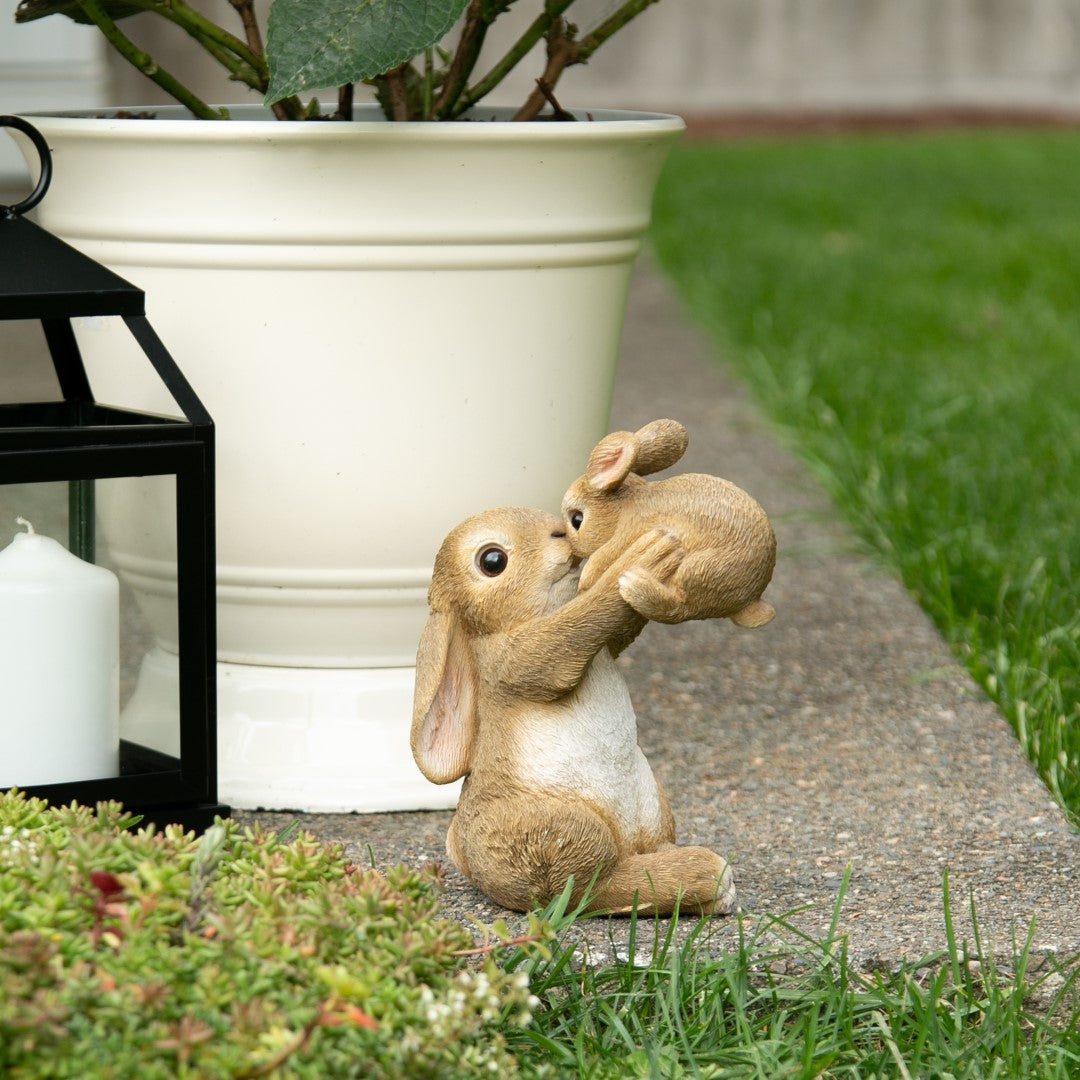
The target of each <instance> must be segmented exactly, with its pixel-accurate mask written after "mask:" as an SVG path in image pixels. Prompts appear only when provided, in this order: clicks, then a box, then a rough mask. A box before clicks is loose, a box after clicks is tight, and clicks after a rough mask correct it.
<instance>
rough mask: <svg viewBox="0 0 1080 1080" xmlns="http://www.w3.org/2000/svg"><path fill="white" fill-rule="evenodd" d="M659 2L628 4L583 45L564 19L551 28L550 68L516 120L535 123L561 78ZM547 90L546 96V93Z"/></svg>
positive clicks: (583, 40)
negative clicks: (534, 120)
mask: <svg viewBox="0 0 1080 1080" xmlns="http://www.w3.org/2000/svg"><path fill="white" fill-rule="evenodd" d="M657 2H658V0H626V3H624V4H623V5H622V6H621V7H620V8H618V10H616V11H614V12H613V13H612V14H611V15H610V16H608V18H606V19H605V20H604V21H603V22H602V23H600V25H599V26H597V27H595V28H594V29H592V30H590V31H589V33H587V34H586V35H585V36H584V37H583V38H581V39H580V40H579V41H575V40H574V35H573V31H572V29H571V28H570V27H569V26H568V24H567V23H566V21H565V20H564V19H557V20H555V21H554V22H553V23H552V24H551V26H550V27H549V29H548V31H547V33H546V37H547V41H548V53H547V56H548V59H547V66H546V67H545V68H544V73H543V75H541V76H540V78H539V79H537V81H536V82H537V88H536V89H535V90H534V91H533V92H532V93H531V94H530V95H529V96H528V98H527V99H526V100H525V104H524V105H522V106H521V108H520V109H518V111H517V113H516V114H515V115H514V119H515V120H533V119H535V118H536V116H537V115H538V114H539V112H540V110H541V109H542V108H543V107H544V102H545V101H546V100H548V99H547V93H551V92H552V91H553V90H554V88H555V84H556V83H557V82H558V81H559V76H560V75H561V74H562V73H563V72H564V71H565V70H566V69H567V68H568V67H572V66H573V65H574V64H584V63H585V62H586V61H587V60H588V59H589V57H591V56H592V54H593V53H594V52H596V50H597V49H599V48H600V46H601V45H603V44H604V42H605V41H607V40H608V38H610V37H611V36H612V34H614V33H616V31H618V30H621V29H622V28H623V27H624V26H625V25H626V24H627V23H628V22H630V20H631V19H633V18H635V17H636V16H638V15H640V14H641V13H642V12H643V11H644V10H645V9H646V8H647V7H650V6H651V5H653V4H655V3H657ZM544 87H546V93H545V90H544Z"/></svg>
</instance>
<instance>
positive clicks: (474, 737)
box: [412, 509, 734, 913]
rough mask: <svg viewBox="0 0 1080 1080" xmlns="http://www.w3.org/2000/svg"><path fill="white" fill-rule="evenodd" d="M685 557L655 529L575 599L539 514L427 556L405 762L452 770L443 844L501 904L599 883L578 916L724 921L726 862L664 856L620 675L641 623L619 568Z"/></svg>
mask: <svg viewBox="0 0 1080 1080" xmlns="http://www.w3.org/2000/svg"><path fill="white" fill-rule="evenodd" d="M681 554H682V552H681V549H680V547H679V544H678V542H677V540H676V539H675V538H674V536H673V535H672V534H671V533H669V532H667V531H665V530H660V529H657V530H652V531H650V532H648V533H647V534H646V535H644V536H642V537H640V538H639V539H638V540H637V541H636V542H635V543H634V544H633V545H632V546H631V547H630V549H629V550H628V551H626V552H625V553H623V555H622V556H621V557H620V558H618V559H616V560H615V561H614V562H613V563H612V564H611V567H610V569H609V570H608V572H606V573H605V574H602V575H600V576H599V577H598V578H597V579H596V581H595V582H594V583H593V586H592V588H591V589H590V590H589V591H588V593H585V594H579V593H578V560H577V558H575V556H574V554H573V552H572V550H571V548H570V544H569V541H568V540H567V536H566V531H565V529H564V528H563V525H562V522H560V521H559V520H558V518H555V517H553V516H551V515H548V514H543V513H540V512H539V511H535V510H525V509H499V510H490V511H487V512H485V513H482V514H478V515H476V516H475V517H471V518H469V519H468V520H466V521H464V522H463V523H462V524H461V525H459V526H457V527H456V528H455V529H454V530H453V531H452V532H451V533H450V534H449V536H447V538H446V540H445V541H444V542H443V544H442V547H441V548H440V549H439V553H438V555H437V556H436V559H435V569H434V573H433V576H432V583H431V590H430V593H429V602H430V617H429V619H428V622H427V625H426V626H425V628H424V631H423V634H422V636H421V639H420V647H419V650H418V653H417V663H416V698H415V705H414V711H413V721H412V749H413V755H414V756H415V758H416V762H417V764H418V765H419V767H420V770H421V771H422V772H423V773H424V775H425V776H427V777H428V779H430V780H432V781H434V782H435V783H440V784H443V783H449V782H450V781H452V780H456V779H457V778H458V777H461V776H464V777H465V782H464V784H463V786H462V790H461V796H460V799H459V801H458V807H457V812H456V813H455V815H454V818H453V820H452V821H451V823H450V829H449V832H448V834H447V840H446V846H447V851H448V853H449V855H450V858H451V859H452V861H453V863H454V865H455V866H457V867H458V868H459V869H460V870H461V872H462V873H463V874H464V875H465V877H466V878H468V879H469V880H470V881H471V882H472V883H473V884H474V885H476V886H477V887H478V888H479V889H480V890H482V891H483V892H485V893H486V894H487V895H488V896H490V897H491V898H492V899H493V900H495V901H496V902H498V903H499V904H502V905H503V906H504V907H507V908H511V909H513V910H517V911H524V910H528V909H529V908H530V907H531V906H532V905H533V904H544V903H547V902H548V901H550V900H551V899H552V898H553V897H555V896H558V895H559V893H560V892H561V891H562V890H563V888H564V887H565V886H566V882H567V879H568V878H569V877H570V876H571V875H572V876H573V878H574V883H575V884H574V900H575V902H576V901H577V900H578V899H580V897H581V896H582V895H583V892H584V890H585V889H586V888H587V887H588V885H589V883H590V881H592V879H593V876H594V875H596V882H595V886H594V890H593V892H592V893H591V894H590V910H594V911H601V910H603V911H613V912H620V913H625V912H628V911H629V910H630V909H631V908H632V906H633V905H634V903H635V901H636V902H637V903H638V904H639V908H640V909H641V910H652V911H658V912H662V913H668V912H670V911H671V910H672V909H673V908H674V906H675V905H676V904H677V903H680V902H681V903H682V905H683V906H684V907H692V908H694V909H695V910H700V911H705V912H713V913H722V912H727V911H730V910H731V905H732V901H733V898H734V888H733V886H732V879H731V872H730V870H729V868H728V866H727V863H726V862H725V861H724V860H723V859H722V858H721V857H720V856H719V855H717V854H715V853H714V852H712V851H708V850H707V849H705V848H694V847H685V848H684V847H676V846H674V841H675V823H674V819H673V818H672V814H671V808H670V806H669V804H668V801H667V798H666V796H665V795H664V792H663V790H662V789H661V787H660V785H659V784H658V783H657V782H656V780H655V778H654V777H653V774H652V770H651V769H650V768H649V764H648V762H647V761H646V760H645V756H644V755H643V754H642V752H641V750H640V749H639V747H638V744H637V721H636V717H635V715H634V710H633V707H632V705H631V703H630V696H629V694H628V692H627V688H626V684H625V682H624V681H623V678H622V675H621V674H620V673H619V671H618V669H617V667H616V664H615V656H616V654H617V653H618V652H619V651H621V650H622V649H623V648H625V647H626V646H627V645H628V644H629V643H630V642H631V641H632V640H633V639H634V638H635V637H636V636H637V634H638V633H640V631H641V629H642V627H643V626H644V625H645V620H644V619H643V618H642V617H641V616H640V615H639V614H638V613H637V612H635V611H634V610H633V609H632V608H631V607H630V606H629V605H628V604H627V603H626V601H625V600H623V598H622V597H621V596H620V595H619V584H618V581H619V575H620V574H621V573H624V572H626V571H629V570H630V569H632V568H635V567H637V568H641V569H643V570H646V571H647V572H648V573H650V574H652V575H655V576H656V577H657V578H658V579H659V580H664V579H666V578H667V577H669V576H670V575H671V574H672V573H673V571H674V569H675V567H676V566H677V565H678V561H679V559H680V557H681Z"/></svg>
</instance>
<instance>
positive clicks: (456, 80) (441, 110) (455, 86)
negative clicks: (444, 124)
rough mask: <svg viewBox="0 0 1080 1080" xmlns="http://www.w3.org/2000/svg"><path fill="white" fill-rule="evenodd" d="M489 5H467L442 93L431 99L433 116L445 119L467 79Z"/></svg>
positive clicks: (480, 1) (484, 1)
mask: <svg viewBox="0 0 1080 1080" xmlns="http://www.w3.org/2000/svg"><path fill="white" fill-rule="evenodd" d="M490 6H491V5H490V2H489V0H471V3H470V4H469V7H468V10H467V11H466V13H465V26H464V27H463V28H462V31H461V37H460V38H458V44H457V48H456V49H455V50H454V58H453V60H451V61H450V70H449V71H448V72H447V73H446V78H445V79H444V80H443V85H442V92H441V93H440V94H439V98H438V100H437V101H436V102H435V107H434V110H433V111H434V113H435V115H436V116H439V117H442V118H444V119H445V118H446V116H448V115H450V114H451V113H452V111H453V108H454V105H455V104H456V103H457V99H458V98H459V97H460V96H461V92H462V90H464V89H465V84H466V83H467V82H468V81H469V76H470V75H471V74H472V70H473V68H474V67H475V66H476V61H477V60H478V59H479V57H480V49H481V47H482V46H483V44H484V37H485V35H486V34H487V30H488V27H489V26H490V25H491V22H492V20H493V18H494V16H492V15H489V14H488V11H489V9H490Z"/></svg>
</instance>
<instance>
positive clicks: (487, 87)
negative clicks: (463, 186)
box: [444, 0, 574, 119]
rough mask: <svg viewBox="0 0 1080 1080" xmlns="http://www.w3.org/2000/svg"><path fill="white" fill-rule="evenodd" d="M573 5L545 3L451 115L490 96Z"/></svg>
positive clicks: (555, 0)
mask: <svg viewBox="0 0 1080 1080" xmlns="http://www.w3.org/2000/svg"><path fill="white" fill-rule="evenodd" d="M573 2H574V0H547V2H546V3H545V4H544V10H543V11H542V12H541V13H540V14H539V15H537V17H536V18H535V19H533V21H532V22H531V23H530V24H529V25H528V27H526V29H525V32H524V33H523V34H522V35H521V36H520V37H519V38H518V39H517V41H515V42H514V44H513V45H512V46H511V47H510V48H509V49H508V50H507V51H506V54H505V55H504V56H503V58H502V59H501V60H500V61H499V62H498V63H497V64H496V65H495V66H494V67H493V68H492V69H491V70H490V71H489V72H488V73H487V74H486V75H485V76H484V77H483V78H482V79H481V80H480V81H479V82H478V83H475V84H474V85H473V86H470V87H469V89H468V90H466V91H465V92H464V93H463V94H462V95H461V97H460V98H459V100H458V102H457V104H456V105H455V107H454V110H453V116H459V115H460V114H461V113H463V112H464V111H465V110H466V109H468V108H469V107H470V106H471V105H475V104H476V102H478V101H479V100H480V99H481V98H483V97H485V96H486V95H487V94H489V93H491V91H492V90H494V89H495V87H496V86H498V85H499V83H501V82H502V81H503V79H505V78H506V76H507V75H508V74H509V73H510V72H511V71H513V69H514V68H515V67H516V66H517V65H518V64H519V63H520V61H521V60H522V59H523V58H524V57H525V54H526V53H528V52H529V50H530V49H531V48H532V47H533V46H534V45H535V44H536V43H537V42H538V41H539V40H540V39H541V38H543V37H544V36H545V34H547V33H548V32H549V31H550V29H551V27H552V25H553V24H554V23H555V22H556V21H557V20H558V19H559V17H560V16H561V15H562V13H563V12H564V11H565V10H566V9H567V8H568V7H569V6H570V5H571V4H572V3H573ZM444 119H447V118H446V117H444Z"/></svg>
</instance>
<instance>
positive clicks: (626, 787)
mask: <svg viewBox="0 0 1080 1080" xmlns="http://www.w3.org/2000/svg"><path fill="white" fill-rule="evenodd" d="M524 734H525V738H524V739H523V741H522V744H521V747H520V751H521V754H520V758H519V761H518V766H519V768H520V771H521V773H522V775H523V777H525V778H527V783H528V785H529V786H530V787H531V786H536V787H540V788H549V789H550V788H557V789H565V790H568V791H573V792H575V793H576V794H579V795H581V796H583V797H584V798H586V799H588V800H589V801H590V802H592V803H595V804H596V805H598V806H600V807H603V808H604V809H605V810H607V811H608V812H609V813H610V815H611V817H612V819H613V820H614V821H615V822H617V823H618V824H619V826H620V828H621V829H622V830H623V831H624V839H625V840H629V839H631V838H632V837H633V836H634V835H635V834H638V833H641V832H643V831H644V832H650V833H651V832H654V831H659V830H660V828H661V812H660V795H659V792H658V791H657V787H656V780H655V779H654V777H653V774H652V769H651V768H650V767H649V763H648V761H647V760H646V758H645V755H644V754H643V753H642V752H641V749H640V747H639V746H638V742H637V717H636V716H635V715H634V707H633V705H632V703H631V701H630V694H629V691H628V690H627V687H626V682H625V680H624V679H623V677H622V675H621V674H620V673H619V670H618V668H617V667H616V665H615V661H614V660H613V659H612V657H611V656H610V654H609V653H608V652H607V651H606V650H604V651H603V652H601V653H600V654H598V655H597V657H596V658H595V659H594V660H593V662H592V664H591V665H590V666H589V669H588V671H587V673H586V675H585V678H584V679H583V680H582V682H581V684H580V686H578V688H577V690H576V691H575V692H574V693H573V694H572V695H571V696H570V697H569V698H567V699H566V700H565V701H563V702H559V703H557V704H555V705H550V706H546V707H544V708H542V709H538V710H537V711H536V713H535V714H533V715H531V716H530V717H529V718H528V722H527V724H526V725H525V732H524Z"/></svg>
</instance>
